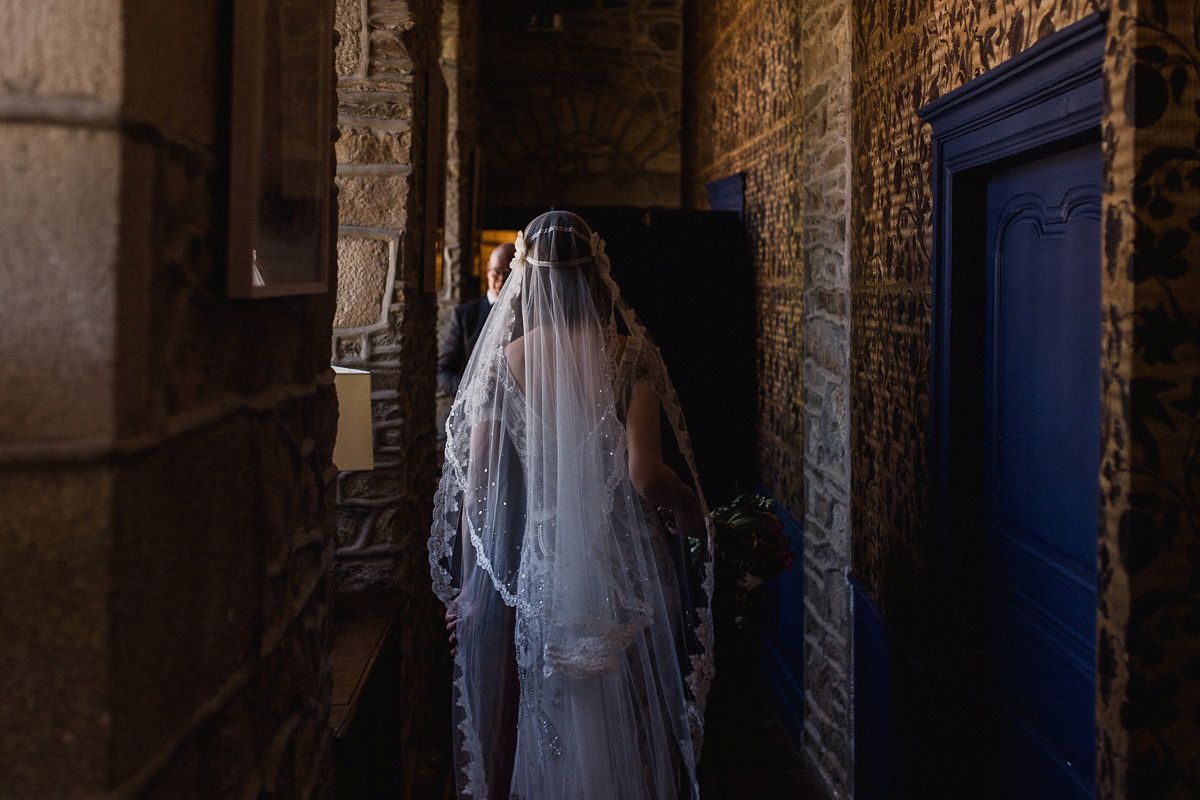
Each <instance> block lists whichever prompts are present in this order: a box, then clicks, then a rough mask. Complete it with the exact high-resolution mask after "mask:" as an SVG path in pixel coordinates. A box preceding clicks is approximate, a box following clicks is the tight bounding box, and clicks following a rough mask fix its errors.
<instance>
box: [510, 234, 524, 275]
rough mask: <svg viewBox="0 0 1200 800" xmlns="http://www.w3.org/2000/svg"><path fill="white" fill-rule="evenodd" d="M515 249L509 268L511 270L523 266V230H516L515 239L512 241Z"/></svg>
mask: <svg viewBox="0 0 1200 800" xmlns="http://www.w3.org/2000/svg"><path fill="white" fill-rule="evenodd" d="M513 245H514V247H515V251H514V252H513V258H512V263H511V264H509V268H510V269H513V270H518V269H522V268H523V267H524V266H525V251H526V249H527V248H526V245H525V231H517V240H516V242H514V243H513Z"/></svg>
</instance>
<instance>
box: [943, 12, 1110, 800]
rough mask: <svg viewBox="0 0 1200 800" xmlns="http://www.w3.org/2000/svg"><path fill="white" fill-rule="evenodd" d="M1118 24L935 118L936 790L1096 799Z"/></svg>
mask: <svg viewBox="0 0 1200 800" xmlns="http://www.w3.org/2000/svg"><path fill="white" fill-rule="evenodd" d="M1103 32H1104V26H1103V21H1102V20H1101V19H1100V18H1099V17H1095V18H1092V19H1089V20H1085V21H1084V22H1082V23H1080V24H1079V25H1076V26H1073V27H1072V28H1069V29H1067V30H1065V31H1063V32H1061V33H1060V34H1058V35H1056V36H1054V37H1050V38H1048V39H1047V40H1044V41H1043V42H1041V43H1039V44H1038V45H1035V46H1034V47H1033V48H1031V49H1030V50H1029V51H1026V53H1024V54H1022V55H1021V56H1018V57H1017V58H1015V59H1013V60H1012V61H1011V62H1009V63H1007V64H1005V65H1003V66H1001V67H999V68H997V69H995V70H993V71H992V72H989V73H987V74H986V75H985V76H983V77H982V78H980V79H978V80H976V81H973V82H971V83H969V84H967V85H966V86H964V87H962V88H961V89H959V90H958V91H957V92H955V93H952V94H950V95H947V96H946V97H944V98H942V99H941V100H939V101H937V102H935V103H933V104H931V105H930V106H928V107H926V108H925V109H922V116H923V117H925V118H926V119H927V120H928V121H930V123H931V124H932V126H933V129H934V147H935V183H936V187H935V188H936V206H935V212H934V215H935V249H936V252H935V285H934V306H935V320H934V341H933V360H934V369H933V376H934V378H933V386H932V397H933V405H932V408H931V417H932V437H931V439H932V443H933V452H932V454H931V455H932V460H933V464H934V477H935V482H934V486H933V505H934V509H935V513H936V514H937V516H936V519H935V523H936V525H937V528H938V534H939V540H940V550H939V563H938V565H937V566H938V582H937V585H936V586H935V591H936V593H937V596H938V600H939V606H940V607H941V608H942V609H943V611H942V612H941V613H942V617H943V618H942V620H941V621H942V623H943V631H944V640H943V641H942V642H941V645H940V646H939V647H937V648H936V649H935V652H933V653H931V658H932V660H933V661H934V662H935V664H934V665H933V666H932V667H931V671H932V673H933V674H935V675H936V676H937V677H938V678H939V679H940V680H941V682H942V685H943V686H944V687H945V694H944V697H943V699H942V703H943V707H942V714H941V717H940V723H939V727H940V729H941V730H940V734H941V735H940V736H939V737H938V741H939V743H940V747H939V748H938V750H937V752H938V753H939V756H940V757H939V758H936V759H934V760H931V762H930V763H929V764H927V765H926V767H925V770H926V772H927V773H932V772H934V771H937V770H938V769H939V767H938V766H937V764H936V762H938V761H940V762H941V765H942V766H941V767H940V769H941V771H942V772H943V773H944V774H941V775H931V774H927V775H926V776H925V778H926V780H924V781H923V783H926V784H928V785H931V786H940V787H942V788H943V790H944V791H945V794H944V796H949V797H997V798H1012V799H1013V800H1016V799H1017V798H1020V800H1029V799H1031V798H1046V800H1069V799H1070V798H1080V799H1081V800H1082V798H1088V797H1094V795H1095V768H1096V760H1095V749H1096V743H1095V731H1096V728H1095V637H1096V613H1097V610H1096V602H1097V601H1096V580H1097V563H1096V546H1097V537H1098V530H1099V480H1100V475H1099V470H1100V467H1099V462H1100V452H1099V442H1100V403H1101V389H1100V355H1101V354H1100V346H1101V345H1100V337H1101V308H1102V306H1101V299H1100V279H1101V254H1100V244H1101V234H1100V219H1101V212H1100V208H1101V185H1102V179H1103V162H1102V156H1101V150H1100V144H1099V122H1100V115H1101V88H1102V72H1101V65H1102V56H1103Z"/></svg>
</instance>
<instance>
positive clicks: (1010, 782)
mask: <svg viewBox="0 0 1200 800" xmlns="http://www.w3.org/2000/svg"><path fill="white" fill-rule="evenodd" d="M1000 734H1001V736H1002V737H1004V738H1005V739H1007V740H1008V741H1011V742H1013V743H1014V744H1013V753H1012V756H1013V760H1014V761H1015V762H1016V763H1019V764H1020V765H1021V767H1020V768H1019V769H1014V770H1009V771H1008V772H1006V773H1005V774H1004V775H1003V776H1002V777H1001V781H1002V783H1003V785H1004V790H1005V793H1004V796H1006V797H1012V798H1020V800H1091V798H1094V797H1095V790H1094V788H1092V784H1093V781H1092V780H1091V779H1090V778H1089V780H1088V781H1087V782H1086V783H1084V782H1081V781H1080V779H1079V775H1078V773H1075V772H1072V771H1070V770H1067V769H1064V768H1063V762H1062V760H1061V759H1055V758H1054V757H1053V755H1052V752H1053V748H1052V747H1051V746H1050V745H1049V744H1048V743H1047V742H1046V741H1045V740H1043V739H1040V737H1039V736H1038V734H1037V733H1036V732H1034V731H1030V730H1029V729H1027V728H1025V726H1024V725H1023V724H1022V722H1021V721H1020V720H1018V719H1016V718H1014V717H1013V716H1011V715H1006V716H1005V717H1004V718H1003V719H1002V721H1001V723H1000Z"/></svg>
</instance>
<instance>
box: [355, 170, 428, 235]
mask: <svg viewBox="0 0 1200 800" xmlns="http://www.w3.org/2000/svg"><path fill="white" fill-rule="evenodd" d="M411 183H412V179H411V177H410V176H407V175H353V176H348V175H343V176H339V177H338V179H337V184H338V188H339V194H338V221H339V222H340V223H341V224H342V225H361V226H364V227H369V228H393V229H399V228H403V227H404V225H405V224H406V222H407V220H408V214H407V203H408V196H409V191H410V189H411Z"/></svg>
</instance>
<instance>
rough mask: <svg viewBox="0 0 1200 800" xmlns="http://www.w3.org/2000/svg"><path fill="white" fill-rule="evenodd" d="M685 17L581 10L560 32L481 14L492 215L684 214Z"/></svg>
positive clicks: (490, 10)
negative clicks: (627, 209)
mask: <svg viewBox="0 0 1200 800" xmlns="http://www.w3.org/2000/svg"><path fill="white" fill-rule="evenodd" d="M682 8H683V2H682V0H630V1H629V2H619V3H573V4H570V5H569V7H568V8H566V9H565V10H563V11H561V13H559V14H558V15H557V17H558V18H559V21H560V23H561V27H559V28H555V27H554V25H555V19H554V17H555V15H553V14H549V13H542V14H534V13H532V12H533V9H531V8H530V7H529V6H526V9H527V10H528V12H529V13H522V12H521V10H519V9H516V10H514V7H513V5H512V4H507V7H506V4H502V3H488V4H484V5H483V27H482V37H481V50H480V52H481V56H480V69H481V71H480V83H479V96H480V100H481V102H480V107H479V109H480V111H479V131H480V143H481V145H482V147H483V153H484V164H485V169H486V180H485V198H484V202H485V204H486V205H489V206H548V205H550V204H555V205H558V206H559V207H582V206H602V205H615V206H660V207H668V208H674V207H678V206H679V202H680V183H679V181H680V152H681V150H680V138H679V134H680V122H681V118H682V117H681V104H682V84H681V81H682V67H683V19H682ZM535 16H536V17H538V20H537V23H536V24H535V25H532V26H531V24H530V21H531V19H533V18H534V17H535Z"/></svg>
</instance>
